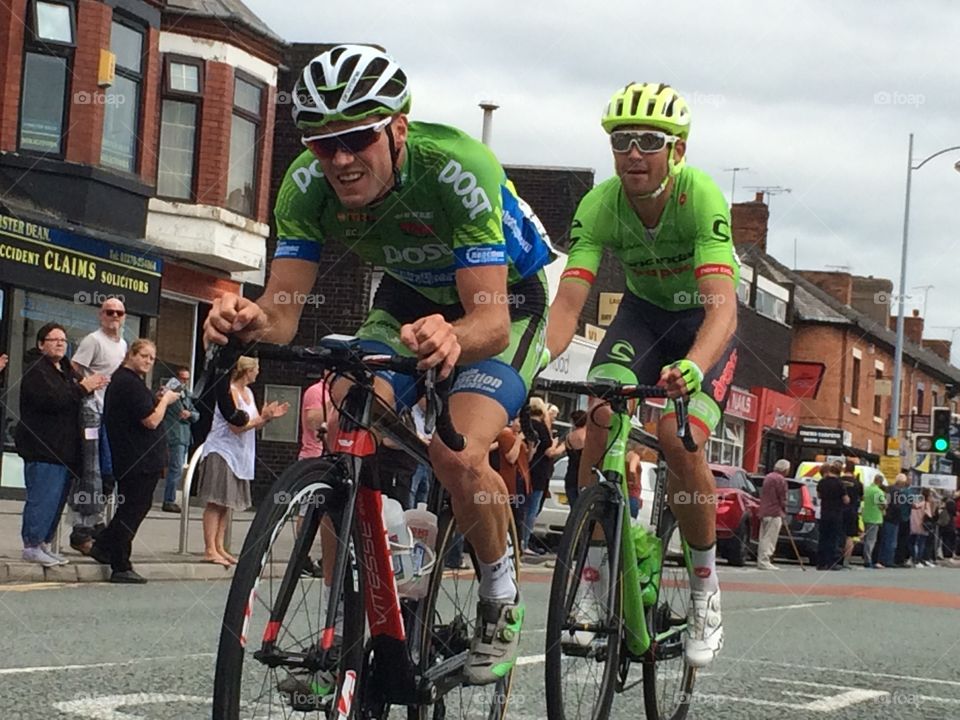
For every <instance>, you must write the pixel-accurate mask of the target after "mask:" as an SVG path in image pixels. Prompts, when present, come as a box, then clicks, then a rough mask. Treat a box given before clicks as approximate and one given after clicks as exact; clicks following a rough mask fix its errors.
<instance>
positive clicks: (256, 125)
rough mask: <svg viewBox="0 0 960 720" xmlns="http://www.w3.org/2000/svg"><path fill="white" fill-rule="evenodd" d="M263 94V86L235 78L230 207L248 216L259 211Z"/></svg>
mask: <svg viewBox="0 0 960 720" xmlns="http://www.w3.org/2000/svg"><path fill="white" fill-rule="evenodd" d="M263 96H264V88H263V86H261V85H258V84H256V83H254V82H252V81H250V80H247V79H245V78H243V77H240V76H238V77H236V78H235V79H234V84H233V116H232V118H231V123H230V170H229V173H228V176H227V207H228V208H230V209H231V210H234V211H236V212H238V213H240V214H241V215H247V216H253V215H254V214H255V211H256V194H257V168H258V162H257V161H258V158H257V155H258V154H259V152H260V142H259V140H260V126H261V124H262V118H263Z"/></svg>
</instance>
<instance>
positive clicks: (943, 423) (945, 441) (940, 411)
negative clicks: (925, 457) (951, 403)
mask: <svg viewBox="0 0 960 720" xmlns="http://www.w3.org/2000/svg"><path fill="white" fill-rule="evenodd" d="M931 424H932V425H933V428H932V431H931V439H932V445H933V452H937V453H945V452H946V451H947V450H949V449H950V408H934V409H933V422H932V423H931Z"/></svg>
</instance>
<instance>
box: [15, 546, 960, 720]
mask: <svg viewBox="0 0 960 720" xmlns="http://www.w3.org/2000/svg"><path fill="white" fill-rule="evenodd" d="M719 573H720V580H721V584H722V586H723V606H724V614H723V618H724V629H725V635H726V643H725V646H724V649H723V651H722V653H721V654H720V656H719V657H718V658H717V660H716V661H715V662H714V663H713V664H712V665H711V666H710V667H708V668H706V669H704V670H702V671H700V672H699V673H698V676H697V680H696V685H695V687H694V696H693V701H692V706H691V709H690V714H689V716H688V718H689V720H708V719H709V720H768V719H769V720H821V719H823V718H829V719H830V720H875V719H876V718H887V717H889V718H896V719H897V720H926V719H928V718H929V719H933V718H936V719H938V720H940V719H944V718H954V717H958V716H960V676H958V675H957V671H956V668H957V666H958V663H960V636H958V634H957V627H958V623H957V611H958V609H960V572H958V571H957V570H955V569H949V568H945V567H940V568H935V569H924V570H884V571H866V570H860V571H850V572H816V571H808V572H801V571H800V570H799V568H797V567H796V566H793V567H791V566H787V565H785V567H784V569H783V570H782V571H780V572H761V571H757V570H755V569H752V568H729V567H727V566H721V567H720V569H719ZM549 581H550V570H549V569H548V568H546V567H544V566H542V565H538V566H536V567H533V568H529V569H527V568H525V569H524V571H523V574H522V587H523V592H524V598H525V600H526V605H527V610H528V616H527V619H526V621H525V623H524V630H523V635H522V639H521V646H520V660H519V662H518V666H517V671H516V673H515V676H514V685H513V691H512V693H511V702H510V710H509V713H508V718H509V720H541V719H542V718H544V717H546V708H545V699H544V650H545V648H544V638H545V636H544V622H545V617H546V608H547V597H548V594H549V590H550V585H549ZM228 586H229V583H227V582H225V581H217V582H211V581H207V582H197V581H185V582H169V583H162V584H160V583H151V584H148V585H144V586H117V585H106V584H94V583H87V584H75V583H73V584H56V583H49V582H48V583H34V584H28V585H7V586H4V587H0V617H2V618H3V620H2V623H3V626H4V627H5V628H6V629H7V630H8V631H7V632H0V684H2V687H3V691H2V692H0V718H3V719H4V720H7V719H8V718H9V719H11V720H13V719H16V720H82V719H83V718H99V719H100V720H193V719H194V718H196V719H197V720H199V719H201V718H210V717H211V706H210V703H211V697H212V693H213V676H214V668H215V662H216V647H217V639H218V637H219V634H220V618H221V617H222V613H223V607H224V601H225V598H226V594H227V589H228ZM252 649H253V648H249V649H248V652H251V651H252ZM248 663H253V661H252V660H251V659H249V656H248V660H247V663H245V668H246V665H247V664H248ZM254 670H255V669H254ZM640 672H641V668H640V667H639V666H636V665H634V666H632V668H631V673H630V678H629V679H630V681H631V682H632V681H633V680H636V679H639V675H640ZM580 679H581V678H579V677H577V676H571V677H570V678H569V680H570V682H572V683H575V682H578V681H579V680H580ZM253 691H254V692H257V691H259V685H258V686H257V687H254V688H253ZM642 696H643V692H642V688H641V687H633V688H630V689H627V690H626V691H625V692H624V693H623V694H619V695H616V696H615V697H614V701H613V707H612V709H611V712H610V714H609V715H608V717H609V718H611V719H613V720H628V719H630V720H635V719H636V718H637V717H641V716H642V712H643V711H642V709H641V708H642V702H643V700H642ZM274 716H276V717H297V718H300V717H303V718H309V719H310V720H313V719H314V718H316V719H317V720H320V719H319V716H318V715H317V714H316V713H313V714H306V715H301V714H293V713H290V711H289V710H287V711H286V712H277V713H276V714H275V715H271V717H274ZM475 716H477V715H476V714H471V715H470V716H469V717H475ZM241 717H243V718H245V720H251V718H250V716H249V715H241ZM256 717H257V718H258V720H259V718H262V717H265V716H264V715H259V714H258V715H257V716H256ZM405 717H407V715H406V712H405V709H404V708H394V709H393V710H392V712H391V713H390V715H389V720H401V719H402V718H405ZM458 717H459V716H458ZM478 717H479V716H478ZM568 717H569V715H568ZM216 720H221V719H216Z"/></svg>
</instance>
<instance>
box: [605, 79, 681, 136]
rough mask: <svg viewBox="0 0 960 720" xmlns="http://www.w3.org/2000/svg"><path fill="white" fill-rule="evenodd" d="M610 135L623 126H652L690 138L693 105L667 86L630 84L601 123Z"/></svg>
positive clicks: (609, 108) (606, 111)
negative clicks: (691, 108) (691, 107)
mask: <svg viewBox="0 0 960 720" xmlns="http://www.w3.org/2000/svg"><path fill="white" fill-rule="evenodd" d="M600 124H601V125H603V129H604V130H606V131H607V132H608V133H611V132H613V130H614V129H615V128H616V127H618V126H620V125H650V126H651V127H655V128H659V129H660V130H663V131H664V132H668V133H670V134H671V135H676V136H677V137H680V138H683V139H684V140H686V139H687V136H688V135H689V134H690V106H689V105H687V103H686V101H685V100H684V99H683V98H682V97H680V93H678V92H677V91H676V90H674V89H673V88H672V87H670V86H669V85H664V84H663V83H630V84H629V85H627V86H626V87H624V88H623V89H621V90H618V91H617V92H616V93H614V95H613V97H612V98H610V102H609V103H607V108H606V110H604V112H603V117H602V118H601V120H600Z"/></svg>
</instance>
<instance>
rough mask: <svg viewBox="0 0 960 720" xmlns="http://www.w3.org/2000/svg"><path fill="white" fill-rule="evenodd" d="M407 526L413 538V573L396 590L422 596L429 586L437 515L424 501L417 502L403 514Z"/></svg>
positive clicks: (406, 594)
mask: <svg viewBox="0 0 960 720" xmlns="http://www.w3.org/2000/svg"><path fill="white" fill-rule="evenodd" d="M403 516H404V519H405V520H406V523H407V528H408V529H409V530H410V535H411V537H412V540H413V550H412V556H413V574H414V576H413V577H412V578H410V579H409V580H407V581H405V582H404V583H403V586H402V587H399V588H398V590H399V591H400V594H401V595H403V596H405V597H412V598H418V599H419V598H422V597H424V596H425V595H426V594H427V590H428V589H429V586H430V572H431V571H432V570H433V565H434V560H435V557H436V556H435V554H434V548H435V547H436V545H437V516H436V515H434V514H433V513H432V512H430V511H429V510H427V504H426V503H419V504H418V505H417V507H416V508H414V509H413V510H407V511H406V512H405V513H404V514H403Z"/></svg>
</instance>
